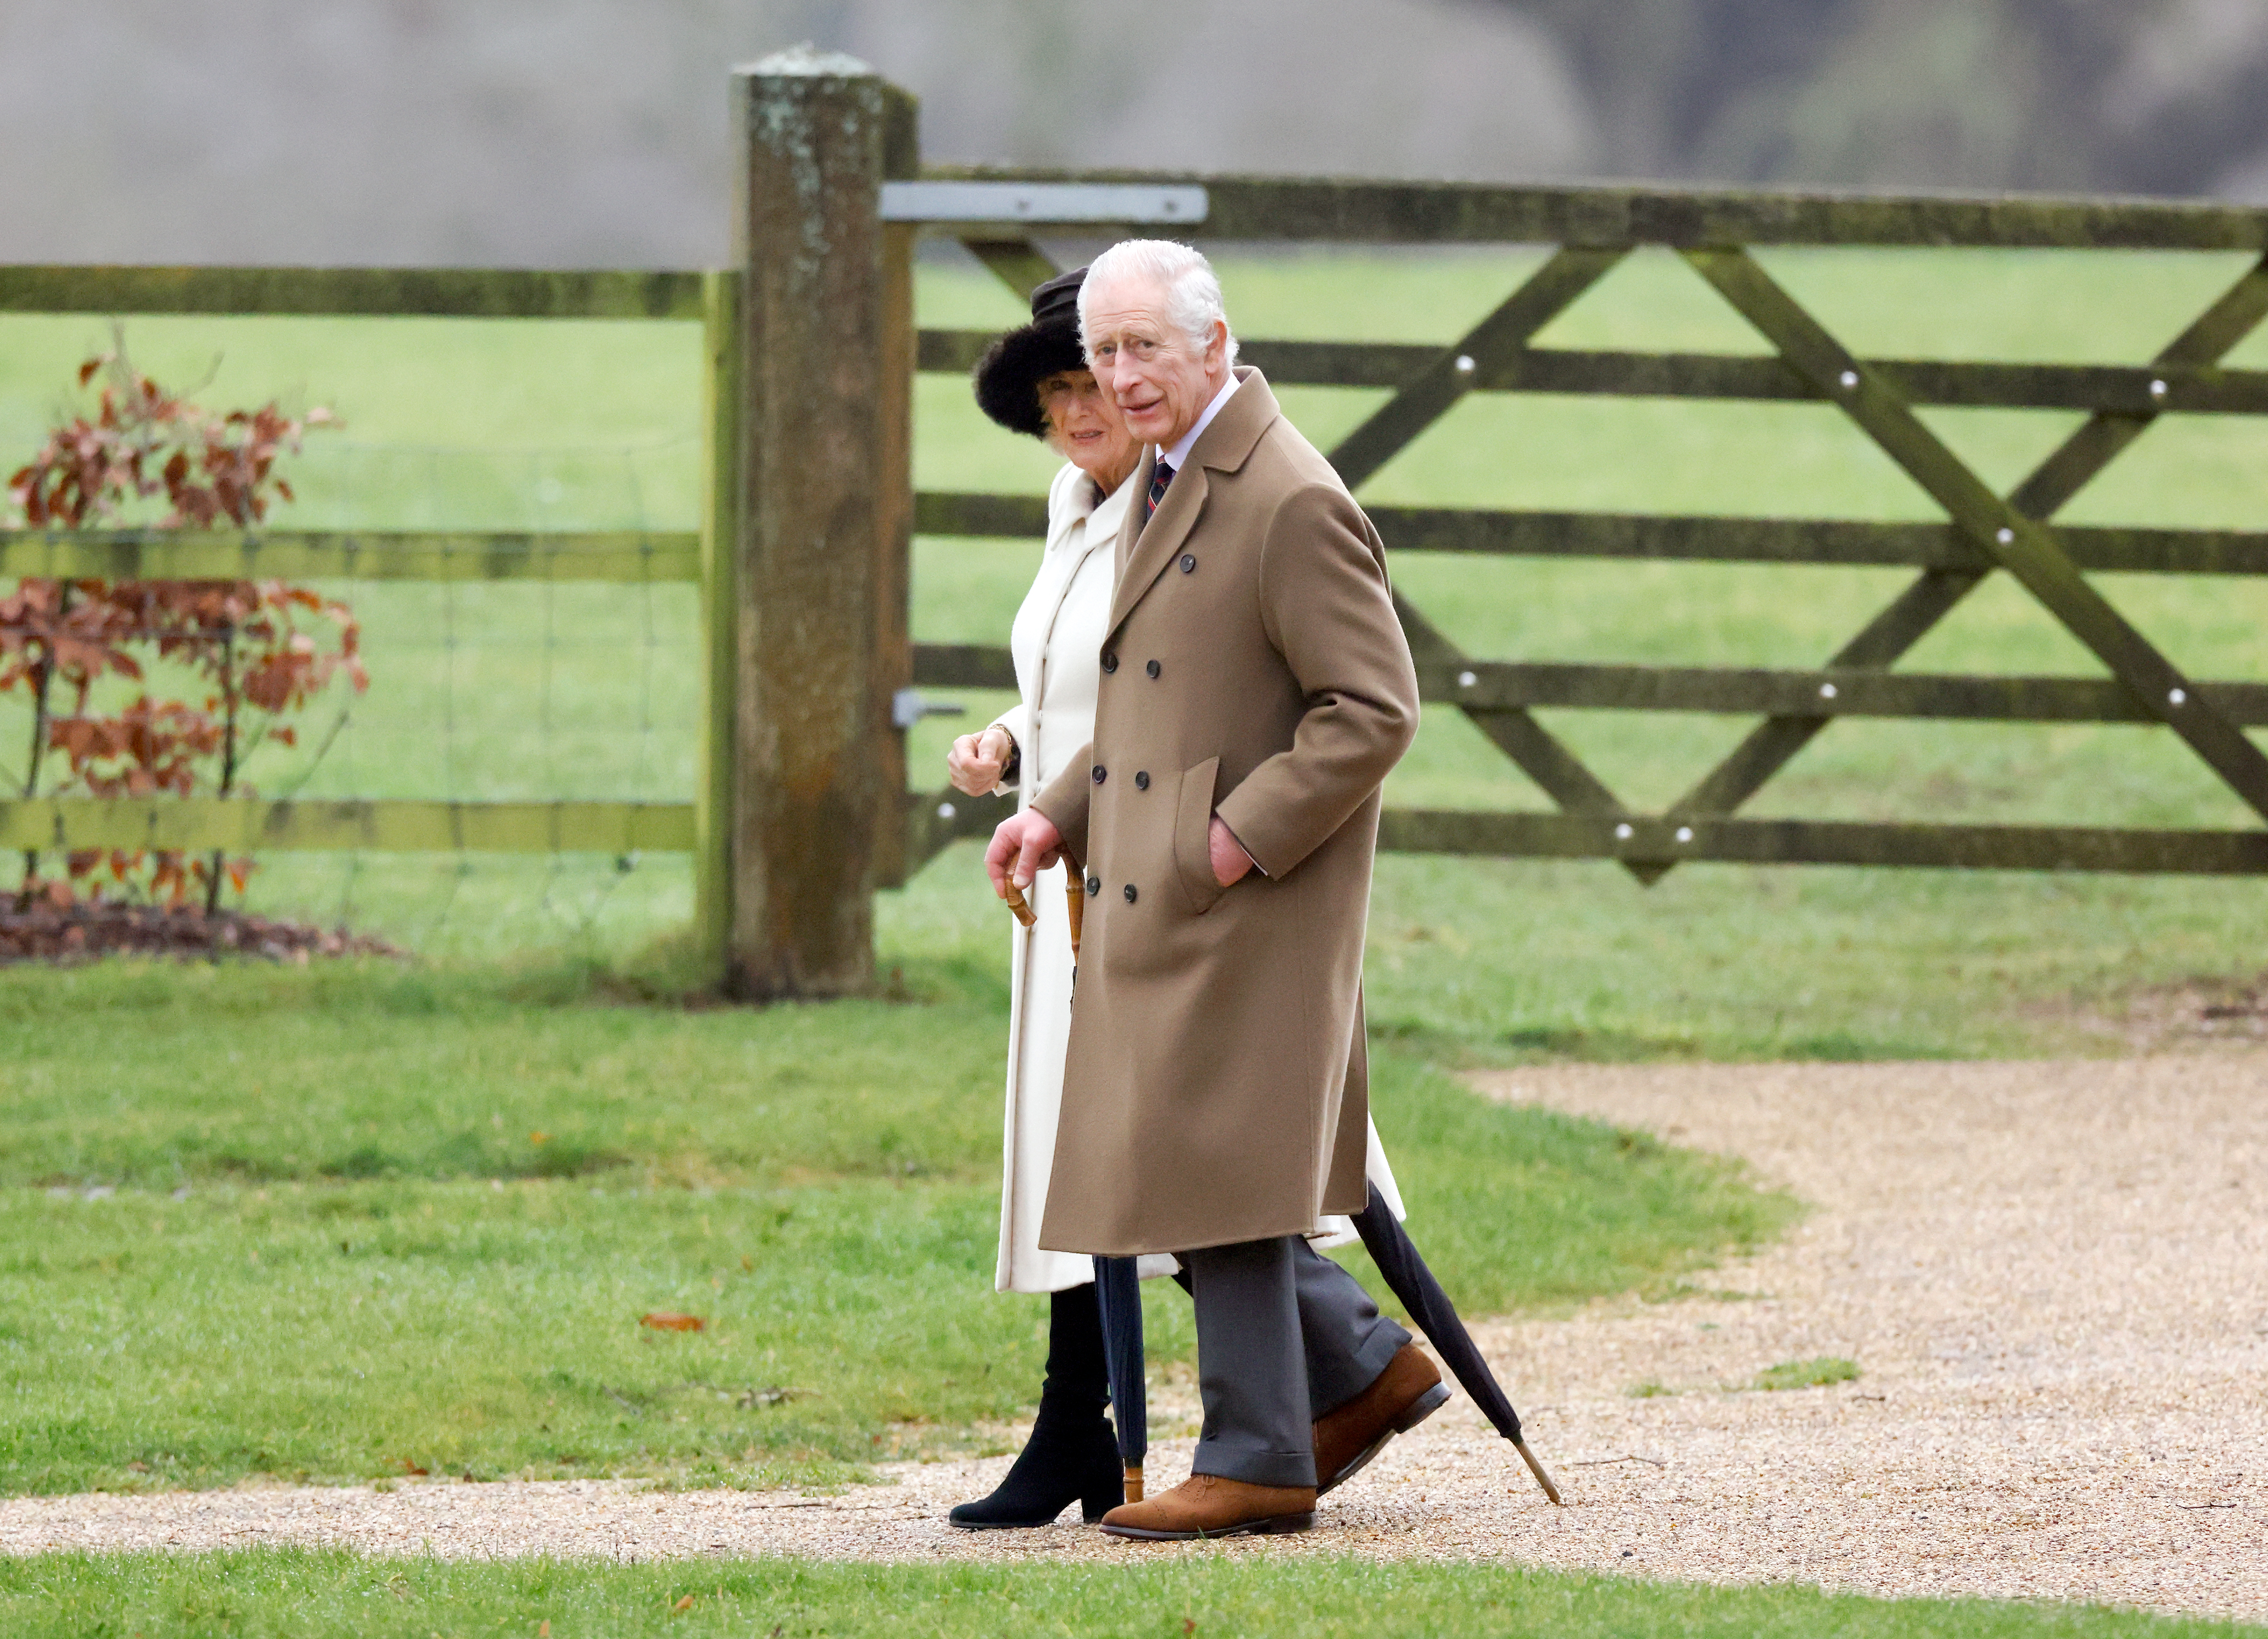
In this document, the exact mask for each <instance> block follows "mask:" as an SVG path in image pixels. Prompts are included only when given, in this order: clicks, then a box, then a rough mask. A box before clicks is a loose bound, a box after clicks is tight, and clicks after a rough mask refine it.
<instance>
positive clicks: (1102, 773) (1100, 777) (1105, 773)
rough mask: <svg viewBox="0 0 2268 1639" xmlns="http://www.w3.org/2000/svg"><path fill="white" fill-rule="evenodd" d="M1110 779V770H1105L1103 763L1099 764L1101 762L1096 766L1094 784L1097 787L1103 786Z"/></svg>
mask: <svg viewBox="0 0 2268 1639" xmlns="http://www.w3.org/2000/svg"><path fill="white" fill-rule="evenodd" d="M1109 777H1110V770H1109V769H1108V768H1104V767H1103V766H1102V765H1101V763H1099V762H1098V763H1096V764H1095V765H1094V783H1096V784H1097V785H1100V784H1101V783H1103V782H1104V781H1105V780H1107V779H1108V778H1109Z"/></svg>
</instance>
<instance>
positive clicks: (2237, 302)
mask: <svg viewBox="0 0 2268 1639" xmlns="http://www.w3.org/2000/svg"><path fill="white" fill-rule="evenodd" d="M1685 254H1686V256H1687V259H1688V260H1689V261H1690V262H1691V263H1692V264H1693V266H1694V267H1695V268H1696V270H1697V271H1698V272H1699V273H1700V274H1701V275H1702V276H1703V277H1705V278H1706V279H1708V280H1709V282H1710V283H1711V284H1712V286H1714V287H1715V288H1716V289H1717V290H1719V293H1720V294H1721V295H1723V296H1724V297H1725V298H1726V299H1727V301H1728V302H1730V303H1731V304H1732V305H1733V306H1734V308H1735V309H1736V310H1738V311H1739V312H1741V313H1742V316H1743V317H1745V318H1747V319H1748V320H1749V322H1750V323H1751V324H1754V325H1755V326H1756V328H1757V329H1758V330H1760V331H1762V332H1763V333H1764V335H1765V336H1766V338H1767V339H1768V340H1770V341H1771V342H1773V344H1774V345H1775V346H1776V347H1778V348H1779V349H1780V352H1781V356H1782V357H1783V358H1785V359H1786V360H1787V362H1788V363H1789V364H1791V365H1792V366H1793V367H1794V368H1795V369H1797V370H1798V371H1801V372H1802V373H1803V374H1805V375H1806V376H1807V378H1808V379H1810V380H1811V381H1812V382H1813V384H1814V386H1816V387H1817V388H1818V389H1819V390H1820V391H1821V392H1822V393H1823V394H1824V395H1825V396H1826V397H1828V398H1829V399H1830V401H1833V402H1835V403H1837V404H1838V405H1840V406H1841V407H1842V408H1844V409H1845V412H1846V413H1849V414H1851V415H1852V418H1853V419H1854V420H1856V421H1857V422H1858V423H1859V426H1860V428H1861V430H1864V431H1866V432H1867V434H1868V436H1869V437H1874V439H1875V441H1876V442H1877V443H1878V444H1880V445H1881V446H1882V447H1883V448H1884V449H1885V451H1886V452H1889V454H1890V456H1891V458H1892V459H1894V460H1896V461H1897V462H1898V464H1899V466H1900V467H1902V468H1904V470H1905V471H1907V472H1908V473H1909V474H1911V475H1912V476H1913V477H1914V478H1915V479H1916V481H1918V482H1920V483H1921V484H1922V486H1923V488H1924V489H1926V490H1928V492H1929V493H1930V494H1931V495H1932V496H1934V497H1935V498H1936V499H1937V500H1938V501H1939V503H1940V505H1943V506H1945V508H1946V510H1947V511H1948V512H1949V513H1951V514H1952V515H1953V517H1954V519H1955V523H1956V524H1957V525H1959V526H1961V527H1962V528H1963V530H1964V531H1965V532H1966V533H1969V534H1970V537H1971V539H1972V540H1976V541H1977V545H1978V547H1979V548H1980V549H1979V551H1978V554H1977V567H1976V568H1974V569H1966V568H1963V569H1937V570H1929V571H1927V572H1926V573H1924V574H1923V575H1921V576H1920V577H1918V578H1917V579H1916V580H1915V581H1914V582H1913V583H1912V584H1911V585H1910V586H1909V587H1908V588H1907V589H1906V591H1905V592H1903V593H1902V594H1900V596H1899V597H1898V598H1897V599H1895V600H1893V601H1892V602H1891V604H1890V605H1889V606H1888V607H1886V608H1885V609H1884V610H1883V611H1882V612H1881V614H1878V615H1876V616H1875V617H1874V620H1873V621H1870V622H1869V623H1868V624H1867V627H1866V628H1864V629H1862V630H1861V631H1860V632H1859V635H1858V636H1856V637H1854V638H1853V639H1852V641H1851V642H1850V643H1847V644H1845V646H1844V648H1843V649H1842V650H1840V651H1838V652H1837V654H1836V656H1835V657H1834V658H1833V659H1832V660H1830V662H1829V664H1830V665H1831V666H1835V667H1838V668H1859V669H1869V670H1880V669H1887V668H1888V667H1889V666H1890V665H1893V664H1895V663H1896V660H1897V659H1898V658H1899V657H1900V656H1902V655H1904V653H1905V652H1906V651H1907V650H1910V649H1911V648H1912V646H1913V645H1914V644H1915V643H1918V642H1919V641H1920V639H1921V638H1922V636H1924V635H1926V633H1927V632H1928V631H1929V630H1931V628H1933V627H1934V626H1935V625H1936V624H1937V623H1938V621H1940V620H1942V619H1943V618H1944V617H1945V615H1946V614H1948V613H1950V612H1951V610H1952V609H1953V608H1954V606H1955V605H1956V604H1958V603H1959V602H1960V601H1961V599H1963V598H1965V597H1966V596H1967V595H1968V594H1969V592H1971V591H1972V590H1974V589H1975V587H1976V586H1977V584H1979V583H1980V582H1981V581H1982V580H1983V579H1984V577H1985V575H1986V574H1988V573H1989V572H1990V571H1991V570H1992V569H1993V568H1995V567H1999V566H2004V565H2005V566H2007V567H2008V568H2010V569H2011V570H2016V568H2017V563H2018V562H2022V563H2023V564H2024V566H2025V567H2024V569H2023V570H2021V571H2018V577H2019V578H2020V579H2024V580H2025V584H2026V585H2027V587H2028V588H2029V589H2030V590H2032V591H2033V592H2034V595H2035V596H2036V597H2039V598H2040V599H2041V601H2042V602H2043V603H2044V604H2046V605H2047V606H2048V607H2049V609H2050V611H2051V613H2053V614H2055V615H2056V616H2057V618H2058V620H2060V621H2063V622H2064V624H2065V625H2066V627H2067V628H2070V629H2071V630H2072V631H2073V633H2074V635H2076V636H2079V637H2080V641H2081V642H2083V643H2087V644H2088V647H2089V649H2090V650H2093V651H2094V652H2095V653H2096V655H2097V656H2098V657H2099V658H2102V659H2103V660H2104V661H2105V664H2106V665H2110V668H2111V670H2112V672H2113V673H2114V674H2115V675H2117V677H2118V678H2119V680H2121V681H2122V682H2124V683H2125V684H2126V685H2127V687H2129V688H2130V689H2132V691H2133V692H2134V693H2135V694H2136V695H2137V697H2138V698H2139V699H2141V700H2142V701H2143V702H2144V703H2145V704H2146V706H2147V707H2148V708H2149V709H2151V710H2152V711H2153V715H2154V716H2157V717H2161V719H2162V720H2164V721H2167V722H2168V723H2169V724H2171V725H2172V726H2174V727H2175V728H2176V731H2182V730H2183V728H2184V726H2185V725H2184V722H2183V708H2185V707H2194V706H2195V705H2196V703H2197V694H2196V690H2195V689H2194V688H2193V687H2190V686H2189V685H2188V684H2186V683H2185V682H2184V681H2183V680H2181V679H2180V678H2179V676H2178V674H2177V673H2175V672H2174V669H2173V668H2172V667H2171V666H2170V665H2169V664H2168V663H2166V662H2165V661H2164V660H2163V658H2161V657H2159V656H2157V654H2156V652H2155V650H2152V649H2151V648H2150V646H2149V645H2148V643H2147V642H2145V641H2144V640H2143V639H2142V638H2141V637H2140V636H2139V633H2136V632H2134V631H2133V628H2132V627H2131V626H2128V625H2127V624H2126V622H2125V621H2124V619H2123V618H2122V617H2120V616H2119V615H2118V614H2117V611H2116V610H2114V609H2112V608H2111V607H2110V605H2109V604H2108V603H2107V602H2106V601H2104V600H2103V599H2102V598H2101V596H2100V594H2098V593H2096V592H2094V590H2093V588H2092V587H2090V586H2088V584H2086V582H2085V581H2084V580H2083V579H2082V578H2081V577H2080V576H2079V574H2078V571H2077V570H2075V569H2073V567H2072V565H2071V563H2070V561H2069V559H2068V558H2067V557H2066V555H2064V553H2063V551H2062V549H2061V548H2060V546H2059V545H2058V543H2057V541H2056V540H2055V537H2054V536H2053V534H2052V533H2051V532H2050V531H2048V530H2047V529H2046V528H2045V527H2044V525H2043V520H2045V519H2046V518H2049V517H2051V516H2052V515H2053V513H2054V512H2055V511H2057V510H2058V509H2059V508H2061V507H2062V506H2063V505H2064V504H2065V503H2066V502H2068V501H2069V500H2070V498H2071V497H2072V496H2074V495H2076V494H2077V493H2078V492H2079V491H2080V489H2082V488H2083V487H2085V485H2086V484H2088V482H2089V481H2092V480H2093V479H2094V478H2095V475H2096V474H2099V473H2101V472H2102V469H2103V468H2104V467H2106V466H2108V465H2109V464H2110V462H2111V461H2112V460H2113V459H2116V458H2117V456H2118V455H2119V454H2120V453H2122V452H2124V450H2126V449H2127V448H2128V447H2129V446H2130V445H2132V443H2133V442H2134V440H2135V439H2137V438H2139V437H2140V436H2141V435H2142V433H2143V432H2144V431H2146V430H2147V429H2148V428H2149V426H2150V425H2151V424H2152V423H2154V421H2155V419H2156V417H2155V415H2151V414H2133V413H2124V412H2108V411H2105V412H2098V413H2097V414H2095V415H2092V416H2090V417H2089V418H2088V421H2087V422H2086V423H2083V424H2082V425H2081V426H2080V429H2079V430H2077V431H2076V432H2074V433H2073V435H2072V436H2071V437H2069V438H2067V439H2066V440H2065V441H2064V443H2063V444H2062V445H2060V446H2059V447H2058V449H2057V450H2056V451H2055V452H2053V453H2052V454H2051V455H2050V456H2049V457H2048V458H2047V459H2045V460H2044V461H2043V462H2042V463H2041V464H2040V466H2039V467H2037V468H2036V470H2035V471H2034V472H2033V473H2032V474H2031V475H2030V476H2029V478H2027V479H2026V480H2025V481H2024V482H2023V483H2021V485H2019V486H2018V487H2017V488H2016V489H2015V490H2014V492H2013V493H2012V494H2011V496H2009V497H2008V499H2007V501H2006V502H2005V503H2003V502H2000V501H1999V500H1998V499H1997V498H1996V497H1994V496H1992V492H1991V490H1990V489H1988V488H1987V487H1986V486H1985V484H1984V483H1983V481H1981V480H1979V479H1977V478H1976V477H1975V475H1974V474H1971V473H1970V471H1969V470H1968V468H1967V467H1965V466H1964V465H1962V462H1961V461H1960V459H1959V458H1957V457H1956V456H1955V455H1954V454H1953V453H1952V452H1951V451H1950V450H1948V449H1947V448H1946V447H1945V446H1944V445H1942V443H1941V442H1940V441H1939V440H1937V439H1936V437H1935V436H1934V435H1933V434H1932V433H1930V432H1929V430H1927V428H1926V426H1924V425H1923V424H1922V423H1921V422H1920V421H1919V420H1918V418H1917V417H1915V416H1914V415H1913V413H1912V410H1911V408H1910V407H1909V406H1908V405H1907V404H1906V403H1905V402H1904V398H1903V396H1902V395H1901V394H1900V393H1898V391H1897V389H1896V386H1895V384H1893V383H1891V382H1889V381H1888V380H1886V379H1882V378H1881V376H1879V375H1878V374H1874V373H1873V372H1868V371H1864V370H1863V369H1862V368H1861V366H1860V365H1859V364H1858V362H1857V361H1856V360H1855V359H1853V358H1852V357H1851V356H1849V355H1848V354H1847V353H1846V352H1845V350H1844V349H1842V348H1841V346H1840V345H1839V344H1838V343H1837V342H1835V340H1834V338H1833V337H1832V336H1831V335H1830V334H1828V333H1827V332H1826V330H1825V329H1824V328H1823V327H1821V326H1820V325H1819V324H1818V323H1817V321H1816V320H1813V319H1812V318H1811V317H1810V315H1809V314H1808V313H1806V312H1804V311H1803V310H1802V308H1801V307H1800V305H1797V304H1796V303H1795V301H1794V300H1793V298H1791V297H1789V296H1788V295H1787V294H1786V291H1785V290H1781V289H1780V288H1779V287H1778V285H1777V284H1775V283H1773V282H1772V281H1771V278H1770V277H1769V276H1768V275H1766V274H1765V273H1764V269H1763V268H1760V267H1759V266H1757V264H1756V262H1755V261H1754V260H1753V259H1752V258H1750V257H1749V255H1747V254H1746V253H1745V252H1742V251H1739V250H1701V251H1689V252H1686V253H1685ZM2264 316H2268V258H2264V259H2263V260H2262V261H2260V262H2259V263H2257V264H2256V265H2255V266H2254V267H2253V268H2250V269H2249V270H2248V271H2247V272H2246V273H2245V275H2244V276H2242V278H2240V279H2239V280H2238V281H2237V282H2236V283H2235V285H2233V286H2232V287H2230V289H2229V290H2228V291H2226V292H2225V293H2224V294H2223V295H2222V296H2221V297H2220V299H2219V300H2217V301H2216V302H2214V304H2213V305H2212V306H2211V307H2209V308H2207V309H2206V310H2205V312H2204V313H2202V314H2200V315H2199V316H2198V319H2197V320H2195V321H2194V322H2193V323H2191V325H2190V327H2188V328H2187V329H2185V330H2184V331H2183V333H2182V334H2180V335H2179V336H2177V337H2176V338H2175V340H2174V341H2173V342H2170V343H2169V345H2168V346H2167V347H2166V348H2165V349H2162V350H2161V352H2160V353H2159V354H2158V356H2157V357H2156V359H2155V361H2154V362H2155V363H2157V364H2161V365H2166V366H2183V365H2189V366H2198V365H2208V364H2213V363H2214V362H2216V361H2217V360H2219V359H2220V357H2222V356H2224V355H2225V354H2227V353H2228V351H2229V350H2230V349H2232V348H2234V347H2235V345H2236V344H2237V342H2240V341H2242V339H2243V338H2244V337H2245V336H2246V335H2247V334H2250V332H2251V331H2252V330H2253V329H2254V328H2255V327H2257V325H2258V324H2259V323H2260V321H2261V320H2262V318H2263V317H2264ZM2004 531H2005V532H2007V535H2008V537H2009V538H2008V539H2007V540H2003V539H2002V533H2003V532H2004ZM2042 548H2044V554H2043V551H2042ZM2027 574H2029V575H2031V576H2032V577H2034V578H2035V579H2036V580H2038V581H2039V582H2040V583H2041V584H2034V579H2026V578H2025V577H2026V575H2027ZM2043 588H2044V592H2043ZM2106 616H2107V617H2108V618H2107V619H2106V618H2105V617H2106ZM2106 650H2107V651H2106ZM2138 651H2139V652H2138ZM2113 654H2116V655H2118V656H2119V657H2121V660H2120V661H2114V660H2113V659H2112V658H2111V656H2112V655H2113ZM2122 661H2123V662H2124V663H2125V664H2124V665H2122V664H2121V662H2122ZM2177 692H2178V698H2177V697H2176V695H2177ZM2153 694H2155V698H2153ZM2212 715H2213V717H2214V718H2215V719H2216V720H2217V719H2218V718H2219V714H2218V713H2213V714H2212ZM2197 717H2198V713H2196V712H2195V711H2194V710H2191V711H2190V712H2189V713H2188V720H2189V723H2190V724H2193V725H2194V724H2196V719H2197ZM1826 723H1827V719H1825V718H1821V717H1773V718H1770V719H1767V720H1766V721H1765V722H1764V723H1763V724H1759V725H1758V726H1757V727H1756V730H1755V731H1752V732H1751V733H1750V734H1749V736H1748V738H1747V739H1744V740H1743V741H1742V744H1741V745H1740V746H1738V747H1736V748H1735V749H1734V752H1733V753H1732V754H1731V755H1730V756H1728V757H1727V759H1726V760H1725V761H1723V762H1722V763H1720V764H1719V765H1718V767H1717V768H1715V769H1713V770H1712V771H1711V773H1710V774H1709V775H1707V776H1706V777H1705V778H1704V779H1703V780H1702V781H1701V782H1700V783H1699V784H1697V785H1696V786H1695V787H1694V788H1693V790H1691V791H1690V792H1688V793H1687V794H1686V796H1685V797H1682V798H1681V799H1679V801H1678V802H1676V803H1675V804H1674V805H1671V807H1670V809H1669V810H1668V812H1669V814H1670V815H1672V816H1676V817H1687V816H1691V817H1705V816H1711V815H1722V814H1727V813H1730V812H1732V811H1733V810H1734V809H1735V808H1737V807H1738V806H1739V805H1741V804H1742V803H1743V802H1745V801H1746V800H1747V799H1748V798H1749V797H1751V796H1753V795H1754V794H1755V793H1756V790H1759V789H1760V788H1761V787H1762V786H1763V785H1764V783H1765V782H1767V781H1768V780H1770V779H1771V776H1772V775H1774V774H1776V773H1777V772H1778V770H1779V769H1780V768H1783V767H1785V766H1786V764H1787V762H1788V761H1789V760H1790V759H1792V758H1793V756H1794V755H1795V753H1797V752H1799V751H1800V750H1801V749H1802V748H1803V747H1804V746H1806V745H1808V744H1809V743H1810V741H1811V739H1812V738H1813V737H1814V736H1815V735H1816V734H1817V733H1818V732H1819V731H1821V730H1822V729H1823V728H1824V727H1825V726H1826ZM2198 726H2200V731H2201V732H2202V733H2203V735H2204V736H2205V740H2206V742H2207V743H2208V744H2210V745H2212V746H2213V754H2212V755H2206V757H2205V760H2206V761H2207V762H2209V763H2211V764H2212V765H2213V768H2215V770H2216V772H2218V773H2220V775H2221V776H2222V778H2223V779H2224V780H2225V781H2228V783H2230V784H2231V786H2232V789H2235V790H2237V792H2238V795H2239V796H2241V797H2243V798H2244V800H2245V801H2246V802H2247V803H2248V804H2250V805H2252V806H2253V807H2254V808H2255V809H2259V808H2260V807H2261V800H2260V795H2259V794H2258V793H2260V792H2261V790H2262V788H2263V786H2264V785H2268V780H2264V778H2263V774H2264V769H2268V763H2264V761H2263V760H2262V759H2261V757H2260V755H2259V753H2258V752H2257V749H2256V748H2254V747H2253V746H2252V745H2251V743H2250V741H2249V740H2247V739H2244V737H2243V736H2242V733H2241V732H2239V731H2236V730H2235V729H2234V728H2233V727H2232V726H2231V725H2229V724H2227V723H2226V722H2225V721H2216V722H2214V723H2206V724H2202V725H2198ZM2183 738H2184V739H2189V740H2190V743H2191V746H2193V748H2197V749H2198V750H2199V752H2200V754H2201V755H2204V754H2205V752H2204V748H2203V747H2202V746H2199V745H2198V740H2197V739H2191V736H2190V734H2188V733H2184V734H2183ZM2224 760H2225V761H2227V762H2228V763H2229V764H2231V765H2233V770H2232V768H2231V767H2224ZM2232 771H2233V772H2234V775H2235V777H2232ZM2248 787H2250V789H2248ZM1672 863H1673V862H1670V861H1668V860H1663V861H1649V862H1646V863H1644V864H1639V865H1638V866H1636V867H1635V869H1636V871H1637V873H1638V876H1639V878H1640V879H1641V880H1642V881H1646V882H1648V883H1651V882H1653V881H1654V880H1657V879H1659V878H1660V877H1661V875H1662V874H1663V873H1664V872H1666V871H1668V870H1669V869H1670V868H1671V866H1672Z"/></svg>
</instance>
